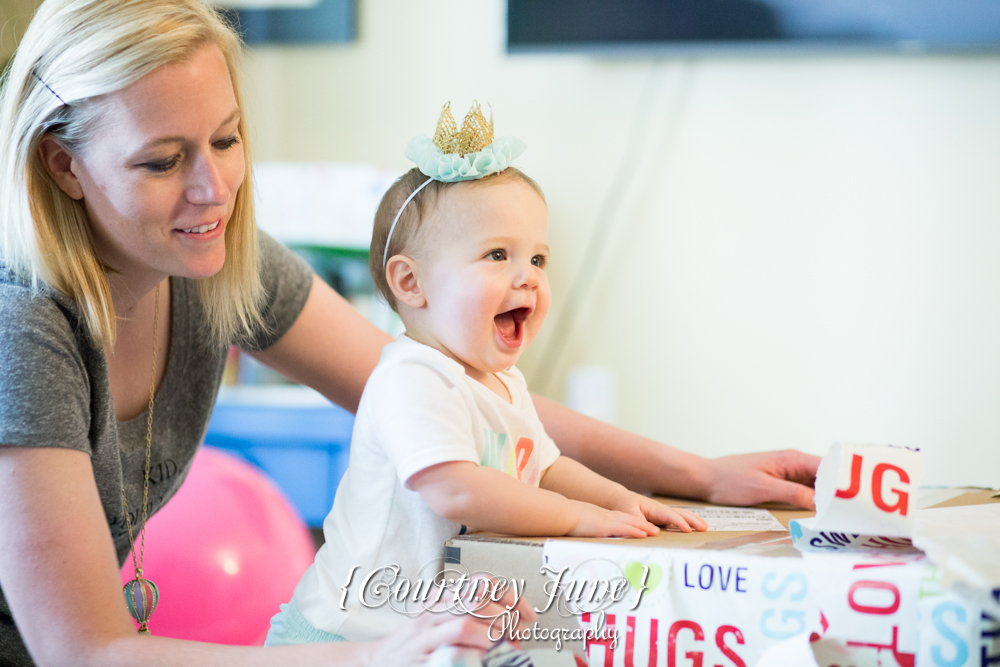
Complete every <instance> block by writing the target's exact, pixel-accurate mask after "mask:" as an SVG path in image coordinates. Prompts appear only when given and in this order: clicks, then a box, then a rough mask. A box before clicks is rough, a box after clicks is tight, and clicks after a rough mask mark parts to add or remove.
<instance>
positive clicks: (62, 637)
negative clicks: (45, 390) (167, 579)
mask: <svg viewBox="0 0 1000 667" xmlns="http://www.w3.org/2000/svg"><path fill="white" fill-rule="evenodd" d="M0 507H2V508H3V510H2V511H0V544H2V545H3V548H2V549H0V581H2V582H3V591H4V594H5V595H6V597H7V602H8V604H9V606H10V608H11V611H12V613H13V616H14V621H15V622H16V623H17V627H18V630H19V631H20V632H21V636H22V637H23V638H24V641H25V644H26V645H27V647H28V650H29V651H30V652H31V655H32V658H33V659H34V660H35V662H36V663H37V664H38V665H40V666H42V667H45V666H47V665H57V666H59V667H62V666H64V665H82V666H84V667H87V666H89V665H94V666H95V667H116V666H118V665H121V666H122V667H125V666H131V665H149V666H151V667H156V666H158V665H164V666H166V665H184V666H185V667H188V666H190V667H199V666H200V665H220V664H225V665H230V664H239V665H242V666H246V667H252V666H256V665H261V666H263V665H289V664H294V665H320V664H325V665H329V664H336V665H372V664H380V665H381V664H385V665H389V664H391V665H410V664H423V662H420V661H421V660H423V659H424V658H425V656H426V654H427V653H429V652H430V651H431V650H433V649H434V648H437V647H438V646H440V645H442V644H466V645H471V646H478V647H483V648H486V647H488V646H489V645H490V642H489V641H488V639H487V626H486V625H485V624H484V623H481V622H477V621H476V620H475V619H471V618H469V617H454V616H450V615H448V614H437V615H425V617H421V618H419V619H417V620H416V621H411V622H408V623H404V624H403V625H402V626H401V628H400V629H399V630H397V631H396V632H395V633H393V635H391V636H390V637H388V638H386V639H385V640H382V641H379V642H371V643H353V644H349V643H335V644H303V645H300V646H282V647H273V648H267V649H263V648H257V647H244V646H221V645H216V644H206V643H201V642H191V641H183V640H178V639H167V638H163V637H156V636H147V637H140V636H138V635H137V634H136V631H135V627H134V625H133V623H132V620H131V617H130V616H129V615H128V612H127V610H126V608H125V598H124V595H123V594H122V586H121V581H120V579H119V571H118V565H117V560H116V557H115V549H114V545H113V543H112V541H111V535H110V532H109V530H108V524H107V519H106V518H105V516H104V511H103V509H102V507H101V502H100V498H99V496H98V493H97V487H96V485H95V483H94V472H93V469H92V468H91V465H90V459H89V457H88V456H87V455H86V454H85V453H83V452H79V451H75V450H69V449H61V448H54V447H53V448H28V447H9V446H0ZM155 628H156V617H155V615H154V616H153V631H154V632H155ZM404 640H405V641H404Z"/></svg>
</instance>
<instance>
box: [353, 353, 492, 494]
mask: <svg viewBox="0 0 1000 667" xmlns="http://www.w3.org/2000/svg"><path fill="white" fill-rule="evenodd" d="M385 370H387V371H390V372H385V373H378V372H376V373H375V374H373V375H372V378H371V385H372V386H371V387H370V388H366V392H368V391H369V389H370V390H371V392H373V395H375V396H378V400H375V401H372V403H371V404H370V405H369V406H368V407H370V408H371V413H372V414H371V417H372V418H373V423H374V428H375V432H376V434H377V437H378V440H379V443H380V445H381V446H382V448H383V450H384V451H385V453H386V455H387V456H388V457H389V460H390V461H391V462H392V465H393V467H394V468H395V469H396V474H397V475H398V476H399V480H400V482H401V483H403V485H406V481H407V480H408V479H409V478H410V477H412V476H413V475H414V474H416V473H418V472H420V471H421V470H423V469H425V468H429V467H430V466H432V465H436V464H438V463H446V462H449V461H471V462H472V463H476V464H478V463H479V456H478V454H477V452H476V445H475V442H474V440H473V432H472V428H473V421H472V413H471V411H470V409H469V406H468V404H467V402H466V400H465V398H464V397H463V395H462V392H461V388H460V387H459V386H458V385H457V384H456V383H455V382H454V381H453V380H452V378H450V377H449V375H448V374H447V373H446V372H444V371H443V370H442V369H440V368H436V367H435V366H434V365H432V364H430V363H426V362H424V361H423V360H420V359H411V360H406V361H403V362H402V363H399V364H397V365H394V366H393V367H392V368H391V369H385ZM407 488H409V487H407Z"/></svg>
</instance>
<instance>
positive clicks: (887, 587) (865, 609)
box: [847, 581, 899, 616]
mask: <svg viewBox="0 0 1000 667" xmlns="http://www.w3.org/2000/svg"><path fill="white" fill-rule="evenodd" d="M862 588H875V589H877V590H881V591H890V592H891V593H892V595H893V600H892V604H891V605H889V606H888V607H869V606H867V605H863V604H858V603H857V602H855V601H854V593H855V592H856V591H859V590H861V589H862ZM847 604H849V605H851V609H853V610H854V611H857V612H861V613H862V614H878V615H879V616H888V615H889V614H895V613H896V610H898V609H899V589H898V588H896V586H895V585H893V584H891V583H889V582H888V581H855V582H854V583H853V584H851V589H850V590H849V591H848V592H847Z"/></svg>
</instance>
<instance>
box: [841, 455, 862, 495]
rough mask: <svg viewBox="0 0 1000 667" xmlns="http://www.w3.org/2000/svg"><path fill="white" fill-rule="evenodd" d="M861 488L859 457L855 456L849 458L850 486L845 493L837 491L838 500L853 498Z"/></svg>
mask: <svg viewBox="0 0 1000 667" xmlns="http://www.w3.org/2000/svg"><path fill="white" fill-rule="evenodd" d="M860 488H861V456H859V455H858V454H855V455H854V456H853V457H852V458H851V486H850V488H848V489H847V490H846V491H845V490H844V489H837V497H838V498H853V497H854V496H856V495H858V490H859V489H860Z"/></svg>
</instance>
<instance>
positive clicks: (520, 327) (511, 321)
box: [493, 308, 531, 347]
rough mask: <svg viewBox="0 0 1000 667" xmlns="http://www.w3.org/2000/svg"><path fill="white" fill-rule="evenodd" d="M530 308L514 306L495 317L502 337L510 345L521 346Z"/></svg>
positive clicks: (494, 320)
mask: <svg viewBox="0 0 1000 667" xmlns="http://www.w3.org/2000/svg"><path fill="white" fill-rule="evenodd" d="M530 312H531V309H530V308H514V309H513V310H508V311H507V312H505V313H500V314H499V315H497V316H496V317H494V318H493V324H494V325H495V326H496V329H497V333H498V334H500V339H501V340H502V341H503V342H504V343H505V344H507V345H508V346H510V347H519V346H520V345H521V340H522V339H523V336H524V321H525V320H526V319H528V314H529V313H530Z"/></svg>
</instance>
